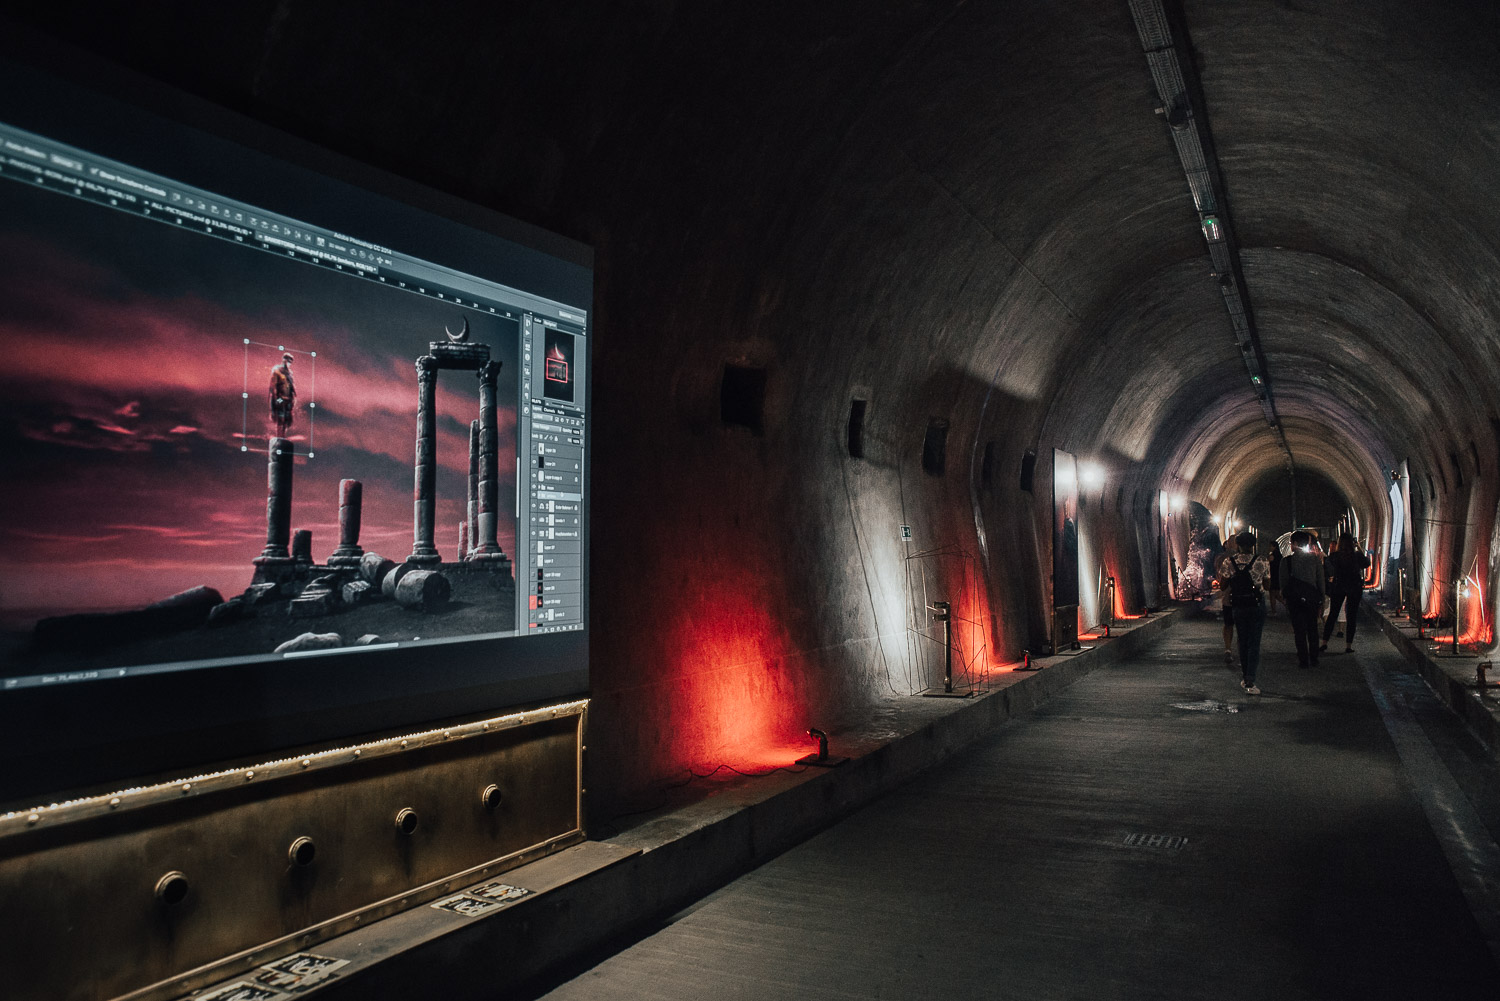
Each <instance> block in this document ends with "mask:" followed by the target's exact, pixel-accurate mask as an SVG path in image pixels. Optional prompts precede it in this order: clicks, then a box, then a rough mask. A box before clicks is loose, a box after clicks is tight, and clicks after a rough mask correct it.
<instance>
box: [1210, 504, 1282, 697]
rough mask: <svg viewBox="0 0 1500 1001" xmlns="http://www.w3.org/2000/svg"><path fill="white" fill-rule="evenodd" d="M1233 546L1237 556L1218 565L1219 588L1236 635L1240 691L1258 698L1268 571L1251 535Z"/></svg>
mask: <svg viewBox="0 0 1500 1001" xmlns="http://www.w3.org/2000/svg"><path fill="white" fill-rule="evenodd" d="M1235 543H1236V544H1237V545H1238V546H1239V552H1238V553H1236V554H1235V555H1234V556H1232V557H1231V558H1230V559H1228V560H1226V561H1224V562H1223V563H1221V564H1220V570H1219V584H1220V586H1221V587H1223V588H1225V589H1226V590H1227V591H1228V592H1229V606H1230V609H1231V610H1232V612H1233V614H1234V629H1235V632H1237V633H1239V638H1240V674H1241V680H1240V687H1241V688H1243V689H1244V690H1245V691H1246V692H1248V693H1249V694H1251V695H1259V694H1260V689H1259V688H1257V687H1256V686H1255V675H1256V673H1257V672H1258V670H1259V668H1260V634H1261V630H1263V629H1264V628H1265V625H1266V592H1265V581H1266V577H1267V576H1269V575H1270V572H1271V567H1270V562H1269V561H1268V560H1267V559H1266V558H1265V557H1264V556H1257V555H1256V554H1255V543H1256V539H1255V535H1254V534H1253V533H1251V532H1243V533H1241V534H1240V536H1239V537H1238V538H1237V539H1235ZM1226 574H1227V576H1226Z"/></svg>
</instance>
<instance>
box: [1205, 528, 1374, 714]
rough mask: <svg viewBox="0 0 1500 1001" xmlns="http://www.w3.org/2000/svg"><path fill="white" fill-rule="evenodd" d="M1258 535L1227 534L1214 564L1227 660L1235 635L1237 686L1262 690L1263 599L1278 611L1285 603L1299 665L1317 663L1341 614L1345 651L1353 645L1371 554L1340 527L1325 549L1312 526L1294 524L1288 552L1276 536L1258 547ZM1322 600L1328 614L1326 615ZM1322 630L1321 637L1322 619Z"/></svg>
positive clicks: (1231, 658)
mask: <svg viewBox="0 0 1500 1001" xmlns="http://www.w3.org/2000/svg"><path fill="white" fill-rule="evenodd" d="M1259 543H1260V540H1259V538H1258V537H1257V536H1256V535H1255V534H1254V533H1252V532H1244V533H1241V534H1240V535H1238V536H1235V537H1233V538H1230V539H1228V540H1227V541H1226V542H1225V544H1224V551H1223V552H1222V553H1221V554H1220V556H1219V558H1218V560H1217V561H1216V562H1215V565H1214V576H1215V577H1216V578H1217V580H1218V582H1219V593H1220V595H1221V600H1222V606H1221V613H1222V615H1223V619H1224V660H1225V662H1226V663H1229V664H1233V663H1234V651H1233V650H1232V649H1231V643H1232V642H1233V641H1234V639H1235V638H1236V636H1237V637H1238V640H1239V661H1240V676H1241V677H1240V687H1242V688H1244V689H1245V691H1246V692H1248V693H1249V694H1251V695H1259V694H1260V688H1259V687H1258V686H1257V685H1256V683H1255V681H1256V676H1257V674H1258V673H1259V670H1260V638H1261V632H1262V631H1263V630H1264V628H1265V623H1266V616H1267V608H1266V605H1267V602H1269V603H1270V611H1271V612H1273V613H1274V612H1275V610H1276V605H1277V604H1278V603H1281V604H1285V606H1286V610H1287V618H1288V619H1289V620H1290V622H1291V626H1292V636H1293V639H1294V640H1295V642H1296V645H1297V666H1298V667H1303V668H1306V667H1317V666H1318V655H1319V654H1320V653H1324V652H1326V651H1327V650H1328V642H1329V640H1330V639H1332V638H1333V632H1334V627H1335V626H1336V624H1337V623H1338V618H1339V612H1340V610H1342V611H1343V613H1344V631H1343V633H1342V634H1341V635H1343V637H1344V652H1345V653H1353V652H1354V631H1355V627H1356V626H1357V625H1358V622H1359V604H1360V598H1361V597H1362V595H1363V593H1364V588H1365V576H1366V572H1367V571H1368V570H1369V567H1370V557H1369V555H1368V554H1366V553H1365V552H1364V551H1363V550H1361V549H1360V548H1359V547H1358V545H1357V544H1356V543H1355V541H1354V537H1353V536H1352V535H1350V534H1349V533H1347V532H1345V533H1343V534H1342V535H1340V536H1339V539H1338V542H1337V543H1335V544H1334V546H1333V549H1332V550H1331V551H1330V552H1328V553H1327V554H1326V555H1325V554H1324V552H1323V549H1322V546H1321V545H1320V544H1319V542H1318V540H1317V537H1316V536H1315V535H1314V533H1312V532H1309V531H1306V530H1299V531H1296V532H1293V533H1292V534H1291V537H1290V539H1289V540H1288V548H1289V550H1290V551H1283V546H1282V543H1281V542H1279V541H1278V542H1274V543H1272V545H1271V548H1270V551H1269V552H1267V553H1261V552H1258V548H1259ZM1325 603H1326V604H1327V614H1326V615H1325V614H1324V607H1325ZM1320 619H1322V620H1323V621H1322V637H1321V639H1320V638H1319V635H1318V630H1319V620H1320Z"/></svg>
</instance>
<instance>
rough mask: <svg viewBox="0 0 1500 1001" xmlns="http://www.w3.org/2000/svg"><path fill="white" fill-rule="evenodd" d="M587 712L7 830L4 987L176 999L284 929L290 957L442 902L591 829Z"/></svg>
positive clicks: (0, 882) (61, 999)
mask: <svg viewBox="0 0 1500 1001" xmlns="http://www.w3.org/2000/svg"><path fill="white" fill-rule="evenodd" d="M584 719H585V717H584V714H583V713H582V712H575V713H569V714H567V715H560V716H556V717H554V718H544V719H538V720H535V721H532V722H527V723H525V724H524V725H520V726H513V727H509V728H506V729H499V730H496V731H493V732H485V733H480V734H474V735H472V736H469V737H467V738H466V739H462V740H454V741H452V742H440V743H429V744H425V745H423V746H414V747H413V748H412V749H411V750H410V751H403V752H401V753H398V754H390V755H386V756H383V757H375V758H374V759H372V760H359V759H358V758H357V757H354V758H351V760H350V762H349V764H347V765H339V766H337V767H325V768H320V769H316V770H311V771H309V772H308V773H306V774H293V775H289V776H287V777H286V778H282V779H279V780H277V781H276V782H274V783H264V784H261V785H256V784H253V783H248V782H247V784H246V785H245V786H244V787H243V788H223V789H218V790H216V791H215V792H213V793H212V794H211V795H203V796H201V797H194V798H188V797H184V798H183V799H182V800H180V801H177V802H160V803H152V804H150V805H148V806H145V807H143V808H140V809H134V810H129V811H124V812H120V813H117V814H105V815H102V816H91V817H87V818H86V819H83V820H80V821H78V822H74V823H69V824H66V825H62V826H56V827H51V828H45V829H39V830H35V831H28V832H23V833H19V834H14V835H10V836H7V837H5V838H4V839H3V840H0V889H3V892H0V969H4V970H6V971H8V972H7V976H6V981H7V983H6V985H5V993H6V995H7V997H9V998H13V999H16V1001H26V999H32V998H35V999H47V1001H73V999H77V1001H104V999H108V998H114V997H117V996H120V995H123V994H128V993H131V992H135V991H141V990H142V989H143V988H147V987H150V986H151V985H158V984H159V986H160V988H161V989H160V990H151V991H148V992H146V993H147V994H149V995H151V996H167V997H170V996H175V995H176V994H178V993H186V990H190V989H191V988H192V986H194V985H196V983H198V982H206V981H207V979H208V978H207V977H206V974H207V973H208V972H209V971H207V970H203V969H202V968H204V967H211V968H212V969H213V970H214V971H215V972H214V976H219V975H223V973H224V972H227V971H228V970H229V969H230V968H231V967H232V966H233V965H235V964H234V963H233V962H231V963H228V964H225V963H223V962H221V961H222V960H224V959H225V958H226V957H235V956H236V955H237V954H244V953H246V952H247V951H248V950H255V951H256V954H255V957H253V958H256V959H257V960H259V957H260V955H261V954H262V953H266V952H274V951H275V950H274V949H272V950H267V949H263V948H261V949H258V948H257V947H262V946H265V945H267V944H269V943H279V942H281V941H282V940H286V941H285V948H284V949H283V950H281V951H286V952H290V951H293V950H294V949H295V948H302V947H305V946H306V945H308V944H310V943H312V942H314V941H318V940H321V939H323V938H327V937H330V936H331V935H334V934H338V933H341V932H344V931H348V930H350V929H352V928H355V927H358V926H359V924H360V922H361V921H368V920H373V919H374V918H376V917H379V916H382V915H384V914H387V913H391V912H394V911H396V910H399V909H402V908H403V907H406V906H414V905H416V904H418V903H421V902H422V901H424V900H426V899H430V898H433V897H436V896H438V895H439V894H440V893H442V892H446V889H447V888H448V886H450V885H451V884H452V879H451V877H454V876H455V875H461V874H466V873H470V872H472V871H474V870H477V869H480V868H481V867H487V869H488V870H489V871H487V872H484V873H475V874H474V875H473V878H472V879H471V880H469V881H470V882H472V881H473V880H477V879H479V878H482V877H483V876H485V875H493V873H494V872H499V871H503V870H504V869H505V868H508V867H509V865H514V864H520V863H521V862H523V861H528V860H529V859H531V858H535V857H537V856H538V855H539V854H545V852H546V851H548V850H555V849H557V848H561V847H564V846H565V845H567V844H571V843H573V842H574V841H576V840H580V839H581V838H582V830H581V828H582V823H581V802H580V796H581V779H582V774H581V755H582V747H583V727H584ZM497 860H499V861H500V863H501V864H495V863H497ZM506 862H508V863H509V865H507V864H504V863H506ZM424 889H425V890H426V891H427V892H423V891H424ZM241 958H243V959H244V961H245V963H244V965H248V963H249V960H250V959H251V958H252V957H250V956H242V957H241ZM195 970H197V971H200V972H199V973H198V974H195V975H193V976H191V977H183V976H182V975H183V974H187V973H189V972H190V971H195ZM162 981H172V983H171V984H161V983H160V982H162Z"/></svg>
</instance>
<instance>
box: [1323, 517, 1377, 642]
mask: <svg viewBox="0 0 1500 1001" xmlns="http://www.w3.org/2000/svg"><path fill="white" fill-rule="evenodd" d="M1369 568H1370V557H1369V556H1367V555H1365V554H1364V553H1363V552H1361V551H1360V550H1358V549H1356V548H1355V547H1354V536H1352V535H1350V534H1349V533H1348V532H1345V533H1344V534H1343V535H1340V536H1339V547H1338V549H1337V550H1335V551H1334V552H1333V553H1332V554H1331V555H1329V557H1328V601H1329V605H1328V621H1327V622H1325V623H1324V624H1323V643H1322V645H1321V646H1319V647H1318V650H1319V651H1323V650H1327V649H1328V639H1329V637H1331V636H1332V635H1333V627H1334V624H1335V623H1337V622H1338V619H1339V605H1340V604H1342V605H1343V606H1344V619H1345V623H1344V652H1345V653H1353V652H1354V626H1355V624H1356V622H1357V621H1358V619H1359V600H1360V598H1361V597H1363V595H1364V592H1365V571H1366V570H1368V569H1369Z"/></svg>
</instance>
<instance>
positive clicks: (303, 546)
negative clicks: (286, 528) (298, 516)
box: [292, 528, 313, 564]
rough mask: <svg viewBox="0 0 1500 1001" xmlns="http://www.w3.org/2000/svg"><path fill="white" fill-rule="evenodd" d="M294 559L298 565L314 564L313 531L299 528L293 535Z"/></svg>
mask: <svg viewBox="0 0 1500 1001" xmlns="http://www.w3.org/2000/svg"><path fill="white" fill-rule="evenodd" d="M292 559H293V560H294V561H296V562H298V563H307V564H311V563H312V561H313V558H312V530H311V529H308V528H299V529H297V531H295V532H293V533H292Z"/></svg>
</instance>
